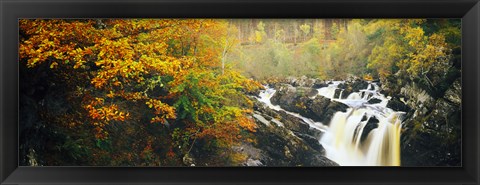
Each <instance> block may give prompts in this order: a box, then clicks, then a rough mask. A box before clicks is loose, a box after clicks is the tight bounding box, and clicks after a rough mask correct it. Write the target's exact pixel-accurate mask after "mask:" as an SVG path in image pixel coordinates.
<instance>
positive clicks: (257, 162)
mask: <svg viewBox="0 0 480 185" xmlns="http://www.w3.org/2000/svg"><path fill="white" fill-rule="evenodd" d="M245 165H246V166H263V164H262V162H261V161H260V160H254V159H247V162H246V164H245Z"/></svg>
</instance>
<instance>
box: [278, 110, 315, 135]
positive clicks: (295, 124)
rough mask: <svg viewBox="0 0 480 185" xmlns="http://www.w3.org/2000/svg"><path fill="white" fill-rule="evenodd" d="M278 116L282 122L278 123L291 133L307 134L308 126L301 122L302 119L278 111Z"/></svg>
mask: <svg viewBox="0 0 480 185" xmlns="http://www.w3.org/2000/svg"><path fill="white" fill-rule="evenodd" d="M279 115H280V116H281V118H282V120H280V121H281V122H282V123H283V125H284V126H285V127H286V128H287V129H289V130H291V131H295V132H300V133H307V132H308V130H309V129H310V126H309V125H308V124H307V123H305V122H303V121H302V119H300V118H297V117H295V116H293V115H290V114H288V113H286V112H285V111H279Z"/></svg>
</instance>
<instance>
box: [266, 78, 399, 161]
mask: <svg viewBox="0 0 480 185" xmlns="http://www.w3.org/2000/svg"><path fill="white" fill-rule="evenodd" d="M340 83H342V82H341V81H334V82H332V83H331V84H330V85H329V86H327V87H323V88H320V89H317V90H318V95H321V96H324V97H327V98H329V99H331V100H332V101H338V102H341V103H343V104H346V105H348V106H349V108H348V110H347V112H337V113H335V115H334V116H333V118H332V120H331V121H330V126H325V125H323V124H322V123H321V122H314V121H313V120H311V119H310V118H306V117H303V116H301V115H300V114H298V113H293V112H289V111H286V110H284V109H282V108H281V107H280V106H279V105H273V104H272V103H271V102H270V98H271V97H272V96H273V95H274V94H275V92H276V90H275V89H273V88H269V87H268V86H265V88H266V90H264V91H261V92H260V94H259V96H260V98H257V99H258V100H259V101H261V102H263V103H265V104H266V105H267V106H268V107H269V108H271V109H273V110H276V111H285V112H286V113H288V114H290V115H293V116H295V117H298V118H301V119H302V120H303V121H304V122H305V123H307V124H309V125H310V126H311V127H312V128H314V129H318V130H320V131H322V132H324V134H323V136H322V138H320V139H319V142H320V143H321V144H322V145H323V147H324V148H325V150H326V157H328V158H329V159H331V160H333V161H335V162H337V163H338V164H340V165H342V166H398V165H400V131H401V119H400V116H401V115H402V114H404V113H403V112H395V111H393V110H392V109H389V108H387V107H386V105H387V103H388V100H389V98H386V97H385V96H384V95H382V94H380V93H379V92H378V91H379V87H378V86H377V85H376V84H374V83H371V84H369V85H368V87H367V89H364V90H360V92H354V93H351V94H349V95H348V96H347V98H346V99H341V97H342V96H341V95H340V96H339V97H338V98H334V95H335V90H336V89H337V86H338V85H339V84H340ZM372 85H373V87H374V88H373V90H371V89H372ZM341 93H343V91H341ZM311 98H315V96H314V97H311ZM372 98H376V99H379V100H380V102H379V103H374V104H370V103H368V100H370V99H372ZM370 119H376V120H378V123H376V124H377V125H378V126H377V127H376V128H374V129H372V130H370V132H368V133H363V132H364V131H365V132H367V131H366V130H365V128H366V126H367V123H368V122H369V121H370ZM365 134H366V137H365V136H364V137H365V138H363V139H362V135H365Z"/></svg>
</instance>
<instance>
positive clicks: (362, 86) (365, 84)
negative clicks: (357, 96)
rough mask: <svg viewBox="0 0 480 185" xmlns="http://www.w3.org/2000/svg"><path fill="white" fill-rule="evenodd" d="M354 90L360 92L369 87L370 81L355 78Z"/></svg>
mask: <svg viewBox="0 0 480 185" xmlns="http://www.w3.org/2000/svg"><path fill="white" fill-rule="evenodd" d="M351 87H352V92H359V91H360V90H363V89H367V87H368V82H367V81H363V80H358V79H357V80H355V81H354V82H353V83H352V85H351Z"/></svg>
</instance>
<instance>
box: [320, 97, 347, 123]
mask: <svg viewBox="0 0 480 185" xmlns="http://www.w3.org/2000/svg"><path fill="white" fill-rule="evenodd" d="M347 109H348V106H347V105H345V104H343V103H340V102H336V101H332V102H330V103H329V104H328V106H327V108H326V109H325V110H326V111H325V112H324V113H323V115H322V117H321V118H322V119H321V121H322V122H323V123H324V124H326V123H330V120H331V119H332V117H333V115H334V114H335V113H336V112H338V111H342V112H346V111H347Z"/></svg>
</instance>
